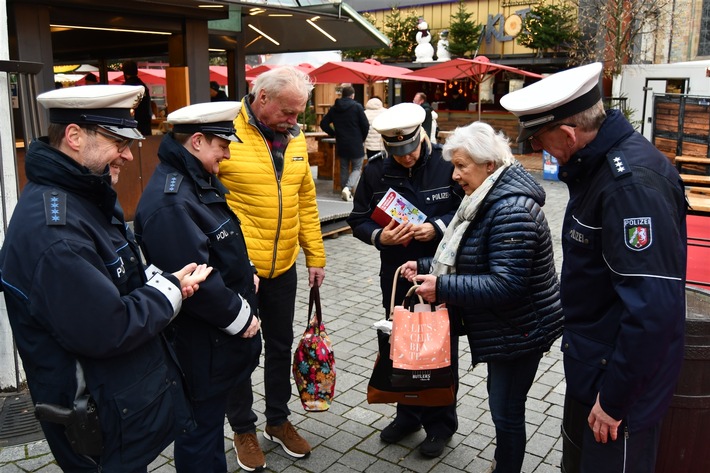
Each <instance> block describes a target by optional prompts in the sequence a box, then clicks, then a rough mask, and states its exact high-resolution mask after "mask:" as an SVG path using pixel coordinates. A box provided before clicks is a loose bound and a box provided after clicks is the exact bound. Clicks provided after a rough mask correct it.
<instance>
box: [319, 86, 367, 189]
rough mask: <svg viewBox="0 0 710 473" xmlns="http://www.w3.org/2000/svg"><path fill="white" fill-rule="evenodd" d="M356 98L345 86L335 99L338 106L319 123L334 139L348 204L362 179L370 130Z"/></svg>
mask: <svg viewBox="0 0 710 473" xmlns="http://www.w3.org/2000/svg"><path fill="white" fill-rule="evenodd" d="M354 96H355V89H353V88H352V87H351V86H349V85H347V86H345V87H343V92H342V97H341V98H339V99H335V104H333V106H332V107H330V110H328V113H326V114H325V116H324V117H323V119H322V120H321V122H320V128H321V130H323V131H324V132H326V133H328V136H334V137H335V149H336V153H337V154H338V160H339V161H340V187H341V188H342V191H341V193H340V196H341V197H342V199H343V200H345V201H352V200H353V192H355V186H357V183H358V181H359V180H360V174H361V172H362V163H363V161H364V160H365V148H364V146H363V142H364V141H365V138H367V134H368V131H369V129H370V124H369V122H368V121H367V116H366V115H365V110H364V109H363V108H362V105H360V104H359V103H357V102H356V101H355V99H354V98H353V97H354ZM351 169H352V170H351Z"/></svg>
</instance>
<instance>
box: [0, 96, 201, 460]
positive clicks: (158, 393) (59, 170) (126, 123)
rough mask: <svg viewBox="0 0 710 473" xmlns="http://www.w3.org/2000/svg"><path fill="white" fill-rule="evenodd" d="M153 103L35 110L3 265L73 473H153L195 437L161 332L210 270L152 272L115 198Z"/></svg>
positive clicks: (54, 435) (52, 436)
mask: <svg viewBox="0 0 710 473" xmlns="http://www.w3.org/2000/svg"><path fill="white" fill-rule="evenodd" d="M141 93H142V88H141V87H135V86H115V85H93V86H84V87H71V88H64V89H57V90H53V91H51V92H47V93H44V94H41V95H40V96H39V97H38V98H37V100H38V101H39V103H40V104H42V105H43V106H44V107H45V108H48V109H49V120H50V122H51V124H50V126H49V136H47V137H42V138H40V139H38V140H36V141H34V142H32V144H31V145H30V147H29V149H28V152H27V156H26V158H25V169H26V173H27V179H28V183H27V185H26V187H25V188H24V190H23V192H22V195H21V196H20V199H19V202H18V204H17V207H16V208H15V211H14V213H13V215H12V220H11V221H10V225H9V228H8V231H7V235H6V238H5V242H4V245H3V247H2V251H1V252H0V271H1V274H2V289H3V291H4V295H5V301H6V303H7V311H8V315H9V319H10V324H11V326H12V331H13V335H14V337H15V341H16V344H17V348H18V350H19V352H20V356H21V357H22V360H23V365H24V369H25V374H26V375H27V383H28V385H29V388H30V394H31V395H32V400H33V401H34V402H35V403H36V404H37V412H38V413H44V414H41V415H42V417H41V418H40V419H41V420H42V422H41V425H42V429H43V431H44V434H45V438H46V439H47V442H48V444H49V447H50V448H51V450H52V453H53V454H54V457H55V459H56V461H57V464H58V465H59V466H60V468H62V470H64V471H71V472H98V471H112V472H114V471H115V472H130V473H133V472H140V471H146V469H147V465H148V464H149V463H150V462H152V461H153V460H154V459H155V458H156V457H157V456H158V455H159V454H160V452H161V451H163V449H165V447H167V446H168V445H169V444H170V443H171V442H172V441H173V439H174V438H175V436H176V435H177V434H178V433H179V432H182V431H185V430H187V429H190V428H193V427H194V423H193V422H192V419H191V414H190V409H189V405H188V402H187V398H186V397H185V393H184V390H183V384H182V380H181V376H180V369H179V367H178V366H177V365H176V363H175V362H174V358H175V355H174V353H172V351H171V349H170V348H169V346H168V344H167V343H166V342H165V340H164V338H163V336H162V335H161V332H162V330H163V329H164V328H165V327H166V326H167V325H168V324H169V322H170V321H171V320H172V318H173V317H174V316H175V315H176V314H177V313H178V311H179V310H180V307H181V305H182V299H183V297H186V296H190V295H192V294H193V293H194V291H195V290H196V289H197V285H198V284H199V283H201V282H202V281H203V280H204V279H205V278H206V277H207V275H208V274H209V271H210V268H207V267H206V266H205V265H200V266H199V267H198V266H197V265H196V264H194V263H192V264H187V265H184V267H182V268H176V269H175V271H176V272H175V273H174V274H169V273H163V272H161V271H160V270H158V269H157V268H156V267H149V268H148V269H147V270H146V269H144V267H143V265H142V263H141V257H140V253H139V249H138V246H137V245H136V244H135V242H134V240H133V237H132V234H131V233H130V232H129V231H128V229H127V226H126V222H125V221H124V218H123V213H122V212H121V210H120V206H118V204H117V199H116V192H115V191H114V190H113V189H112V187H111V182H112V179H113V180H116V179H118V173H119V172H120V167H121V165H123V164H124V162H126V161H131V160H132V159H133V156H132V154H131V150H130V145H131V143H132V141H133V140H134V139H142V135H141V134H140V133H139V132H138V131H137V130H136V129H135V128H136V121H135V120H133V119H132V118H131V114H130V109H131V108H132V107H133V105H134V104H135V103H136V101H137V100H140V97H141ZM193 271H194V273H193Z"/></svg>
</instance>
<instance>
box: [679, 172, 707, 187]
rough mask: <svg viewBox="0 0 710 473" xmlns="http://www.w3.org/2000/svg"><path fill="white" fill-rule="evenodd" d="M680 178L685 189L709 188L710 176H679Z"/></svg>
mask: <svg viewBox="0 0 710 473" xmlns="http://www.w3.org/2000/svg"><path fill="white" fill-rule="evenodd" d="M680 178H681V179H683V184H685V185H686V187H688V186H699V187H710V176H703V175H700V174H681V175H680Z"/></svg>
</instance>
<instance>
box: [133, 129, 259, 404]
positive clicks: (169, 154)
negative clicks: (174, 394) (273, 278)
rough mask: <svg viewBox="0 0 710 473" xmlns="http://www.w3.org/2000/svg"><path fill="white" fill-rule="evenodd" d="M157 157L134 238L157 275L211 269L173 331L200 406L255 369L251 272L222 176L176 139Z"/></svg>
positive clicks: (256, 354)
mask: <svg viewBox="0 0 710 473" xmlns="http://www.w3.org/2000/svg"><path fill="white" fill-rule="evenodd" d="M215 139H216V138H215ZM158 157H159V158H160V164H159V165H158V167H157V168H156V170H155V172H154V173H153V176H152V177H151V178H150V181H149V182H148V185H147V186H146V188H145V191H144V192H143V196H142V197H141V200H140V202H139V203H138V208H137V210H136V219H135V232H136V238H137V239H138V242H139V243H140V244H141V247H142V248H143V252H144V254H145V257H146V259H147V261H148V262H149V263H151V264H154V265H156V266H158V267H160V268H163V269H166V270H173V268H174V269H179V268H182V267H183V266H184V265H185V264H187V263H189V262H190V261H197V262H206V263H208V264H209V265H211V266H212V267H213V268H214V270H213V272H212V274H210V276H209V277H208V278H207V280H205V281H204V282H203V283H201V284H200V290H199V291H197V292H196V293H195V295H194V296H192V297H190V298H189V299H187V300H186V301H185V303H184V304H183V306H182V310H181V311H180V314H179V315H178V316H177V318H176V319H175V320H174V321H173V323H172V324H171V325H170V330H171V331H172V332H174V340H175V349H176V351H177V354H178V359H179V360H180V364H181V366H182V368H183V370H184V371H185V376H186V378H187V380H188V386H189V388H190V393H191V395H192V397H193V399H195V400H201V401H203V400H206V399H210V398H211V397H213V396H216V395H220V394H226V393H227V391H228V390H229V389H230V388H231V387H232V386H234V385H235V384H237V383H241V382H243V381H245V380H246V379H248V378H249V377H250V376H251V373H252V371H253V370H254V368H256V366H257V365H258V362H259V354H260V353H261V336H260V334H257V335H256V336H254V337H252V338H242V337H241V336H240V335H241V334H242V333H244V331H245V330H246V329H247V328H248V327H249V324H250V323H251V321H252V318H253V317H255V314H256V308H257V298H256V293H255V292H254V268H253V267H252V266H251V263H250V261H249V256H248V254H247V247H246V243H245V240H244V235H243V233H242V230H241V227H240V224H239V219H238V218H237V216H236V215H234V213H233V212H232V211H231V210H230V208H229V206H228V205H227V202H226V200H225V197H224V194H225V192H226V189H225V188H224V187H223V186H222V184H221V183H220V182H219V180H218V179H217V177H216V176H214V175H212V174H209V173H208V172H207V171H205V169H204V167H203V166H202V164H201V163H200V162H199V161H198V160H197V158H195V157H194V156H193V155H192V154H190V152H189V151H188V150H187V149H185V147H184V146H182V145H181V144H180V143H178V142H177V141H175V139H174V138H173V136H172V135H166V136H165V137H164V138H163V141H162V142H161V144H160V148H159V150H158ZM245 300H246V301H247V302H248V304H245V303H244V301H245Z"/></svg>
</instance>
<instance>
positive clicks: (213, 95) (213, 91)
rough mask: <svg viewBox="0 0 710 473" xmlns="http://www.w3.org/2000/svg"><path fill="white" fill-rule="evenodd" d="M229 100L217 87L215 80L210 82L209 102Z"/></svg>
mask: <svg viewBox="0 0 710 473" xmlns="http://www.w3.org/2000/svg"><path fill="white" fill-rule="evenodd" d="M227 100H229V97H227V94H226V93H225V91H224V90H222V88H221V87H220V86H219V83H218V82H217V81H216V80H213V81H210V101H211V102H226V101H227Z"/></svg>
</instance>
